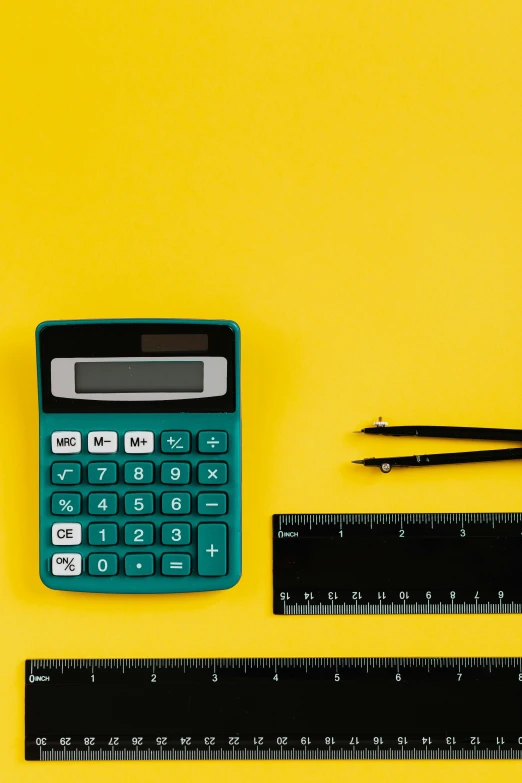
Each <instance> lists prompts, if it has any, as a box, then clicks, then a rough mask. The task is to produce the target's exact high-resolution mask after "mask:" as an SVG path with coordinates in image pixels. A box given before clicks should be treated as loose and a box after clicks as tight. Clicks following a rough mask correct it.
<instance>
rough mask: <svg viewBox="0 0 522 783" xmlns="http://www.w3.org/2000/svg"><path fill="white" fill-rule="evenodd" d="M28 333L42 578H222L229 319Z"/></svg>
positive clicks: (232, 361) (180, 585) (151, 581)
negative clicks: (33, 354)
mask: <svg viewBox="0 0 522 783" xmlns="http://www.w3.org/2000/svg"><path fill="white" fill-rule="evenodd" d="M36 342H37V359H38V391H39V410H40V576H41V579H42V581H43V582H44V584H45V585H47V587H50V588H53V589H55V590H74V591H81V592H97V593H181V592H183V593H184V592H192V591H200V590H224V589H226V588H229V587H232V586H233V585H235V584H236V582H237V581H238V580H239V578H240V576H241V417H240V383H239V369H240V333H239V327H238V326H237V324H235V323H234V322H232V321H192V320H118V321H53V322H46V323H42V324H40V325H39V326H38V328H37V331H36Z"/></svg>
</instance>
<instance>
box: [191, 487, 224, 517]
mask: <svg viewBox="0 0 522 783" xmlns="http://www.w3.org/2000/svg"><path fill="white" fill-rule="evenodd" d="M226 513H227V496H226V495H225V493H224V492H202V493H201V494H199V495H198V514H204V515H205V516H219V515H220V514H226Z"/></svg>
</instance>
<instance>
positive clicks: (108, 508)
mask: <svg viewBox="0 0 522 783" xmlns="http://www.w3.org/2000/svg"><path fill="white" fill-rule="evenodd" d="M87 505H88V509H89V514H91V515H92V516H95V517H97V516H100V515H102V514H104V515H105V514H107V515H109V516H112V515H113V514H116V513H117V511H118V495H117V494H116V493H115V492H91V494H90V495H89V497H88V500H87Z"/></svg>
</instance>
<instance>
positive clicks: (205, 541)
mask: <svg viewBox="0 0 522 783" xmlns="http://www.w3.org/2000/svg"><path fill="white" fill-rule="evenodd" d="M226 573H227V526H226V525H221V524H207V523H202V524H201V525H198V574H200V576H224V575H225V574H226Z"/></svg>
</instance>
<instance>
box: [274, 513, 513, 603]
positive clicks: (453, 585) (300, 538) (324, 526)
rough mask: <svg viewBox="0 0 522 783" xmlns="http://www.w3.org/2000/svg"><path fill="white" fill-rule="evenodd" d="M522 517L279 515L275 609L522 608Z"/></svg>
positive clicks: (276, 531)
mask: <svg viewBox="0 0 522 783" xmlns="http://www.w3.org/2000/svg"><path fill="white" fill-rule="evenodd" d="M521 563H522V514H519V513H474V514H464V513H459V514H442V513H437V514H276V515H275V516H274V517H273V587H274V613H275V614H285V615H303V614H304V615H314V614H440V613H444V614H482V613H518V612H522V568H521V565H520V564H521Z"/></svg>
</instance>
